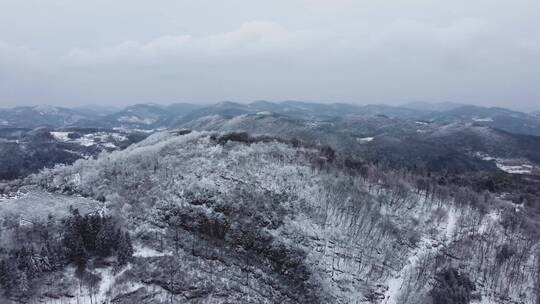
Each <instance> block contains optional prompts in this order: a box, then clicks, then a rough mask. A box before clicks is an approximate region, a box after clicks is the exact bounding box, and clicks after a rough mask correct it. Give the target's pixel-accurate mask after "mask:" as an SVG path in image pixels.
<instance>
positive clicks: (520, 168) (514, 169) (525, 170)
mask: <svg viewBox="0 0 540 304" xmlns="http://www.w3.org/2000/svg"><path fill="white" fill-rule="evenodd" d="M496 165H497V168H499V169H501V170H502V171H504V172H506V173H510V174H531V173H532V169H533V167H532V166H531V165H526V164H521V165H512V166H509V165H504V164H501V163H498V162H497V164H496Z"/></svg>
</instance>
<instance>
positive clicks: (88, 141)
mask: <svg viewBox="0 0 540 304" xmlns="http://www.w3.org/2000/svg"><path fill="white" fill-rule="evenodd" d="M73 133H75V132H59V131H54V132H50V134H51V135H52V136H53V137H54V138H55V139H56V140H58V141H59V142H65V143H75V144H79V145H81V146H84V147H91V146H96V145H98V146H102V147H104V148H109V149H115V148H117V145H116V143H118V142H124V141H127V140H128V138H127V137H126V136H125V135H124V134H119V133H114V132H95V133H89V134H84V135H82V136H80V137H73V138H70V135H71V134H73Z"/></svg>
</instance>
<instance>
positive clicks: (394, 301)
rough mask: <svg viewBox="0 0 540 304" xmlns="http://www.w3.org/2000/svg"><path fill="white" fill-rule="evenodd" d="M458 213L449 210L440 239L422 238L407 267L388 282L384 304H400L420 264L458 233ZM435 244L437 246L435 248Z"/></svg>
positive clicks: (410, 256) (409, 258) (408, 260)
mask: <svg viewBox="0 0 540 304" xmlns="http://www.w3.org/2000/svg"><path fill="white" fill-rule="evenodd" d="M457 219H458V215H457V211H456V210H454V209H449V210H448V215H447V220H446V226H445V227H444V229H441V233H440V235H439V237H438V238H430V237H428V236H422V238H421V239H420V242H418V244H417V246H416V247H415V249H414V250H412V252H411V254H410V255H409V257H408V258H407V261H406V263H405V266H404V267H403V268H402V269H401V270H399V271H398V272H397V273H396V274H395V275H394V276H393V277H392V278H391V279H390V280H389V281H388V282H387V285H388V289H387V290H386V291H385V293H384V301H383V303H384V304H398V303H400V302H399V297H400V295H401V290H402V287H403V286H404V285H405V284H406V283H407V282H408V281H409V278H410V276H411V275H413V274H414V269H415V268H417V267H418V264H419V262H420V261H422V259H424V258H425V257H426V256H429V255H432V254H435V253H437V252H438V251H439V250H441V248H443V246H440V245H438V244H440V243H442V244H445V245H447V244H449V243H450V242H451V241H452V239H453V237H454V234H455V232H456V227H457ZM434 244H437V245H436V246H434Z"/></svg>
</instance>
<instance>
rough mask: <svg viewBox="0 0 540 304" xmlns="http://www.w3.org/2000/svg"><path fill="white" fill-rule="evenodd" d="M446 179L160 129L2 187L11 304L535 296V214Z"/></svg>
mask: <svg viewBox="0 0 540 304" xmlns="http://www.w3.org/2000/svg"><path fill="white" fill-rule="evenodd" d="M437 178H438V177H435V176H431V175H430V174H429V173H426V174H419V173H418V172H414V171H411V170H406V169H403V170H396V169H395V168H392V167H388V166H383V165H377V164H374V163H369V162H363V161H359V160H356V159H354V158H351V157H350V155H348V154H345V153H340V152H339V151H336V150H334V149H333V148H331V147H329V146H326V145H317V144H309V143H306V142H302V141H300V140H284V139H278V138H275V137H271V136H255V135H249V134H247V133H220V132H195V131H194V132H191V131H187V130H180V131H178V130H177V131H163V132H158V133H155V134H153V135H151V136H149V137H148V138H147V139H145V140H143V141H141V142H140V143H136V144H133V145H131V146H129V147H128V148H126V149H125V150H123V151H113V152H102V153H101V154H100V155H99V156H98V157H96V158H89V159H80V160H77V161H76V162H74V163H73V164H72V165H57V166H56V167H54V168H50V169H44V170H42V171H40V172H39V173H36V174H33V175H30V176H28V177H26V178H24V179H19V180H15V181H11V182H6V183H4V184H2V185H1V186H2V191H3V195H4V196H5V197H10V198H9V199H6V201H5V202H4V204H5V205H6V206H9V205H10V204H11V206H12V207H10V208H9V207H3V209H2V212H3V214H6V216H4V217H3V218H2V223H1V225H2V233H1V245H2V251H1V261H0V286H1V290H2V292H1V294H2V300H1V302H2V303H4V302H6V303H11V302H13V303H51V304H52V303H66V304H67V303H380V304H383V303H386V304H390V303H437V304H439V303H442V304H462V303H463V304H466V303H505V304H510V303H524V304H535V303H539V301H540V289H539V286H540V255H539V251H540V245H539V244H540V243H539V240H540V229H539V228H540V227H539V224H538V221H537V218H535V213H534V212H533V211H534V210H535V208H537V207H536V206H535V205H534V204H531V203H525V202H523V203H522V204H515V203H514V202H512V201H509V200H508V199H507V198H504V197H501V196H500V195H497V194H495V193H492V192H490V191H487V190H483V191H479V190H478V189H475V186H474V185H473V184H472V183H471V184H469V185H460V184H457V183H448V182H446V183H445V182H441V181H438V180H437ZM36 197H39V198H40V199H39V200H36V199H35V198H36ZM32 198H33V199H32ZM30 199H32V205H31V206H30V207H29V208H32V209H40V212H29V213H27V214H32V216H27V215H25V217H21V216H16V215H15V214H16V212H15V209H16V208H17V207H15V206H16V205H17V204H19V205H20V206H24V204H28V202H27V201H25V200H30ZM8 203H9V204H8ZM49 204H55V205H54V206H55V207H54V209H50V208H48V207H47V205H49ZM14 208H15V209H14Z"/></svg>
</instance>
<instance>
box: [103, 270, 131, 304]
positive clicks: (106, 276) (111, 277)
mask: <svg viewBox="0 0 540 304" xmlns="http://www.w3.org/2000/svg"><path fill="white" fill-rule="evenodd" d="M129 269H131V264H128V266H126V267H124V269H122V270H121V271H119V272H118V273H116V274H114V273H113V271H112V269H110V268H106V269H99V270H97V271H96V272H97V273H99V274H100V275H101V281H100V284H99V293H98V294H97V296H96V300H97V301H98V303H108V301H109V299H108V296H107V292H108V291H109V290H110V289H111V287H113V285H114V283H115V282H116V279H117V278H119V277H120V276H122V275H123V274H124V273H125V272H126V271H128V270H129Z"/></svg>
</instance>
